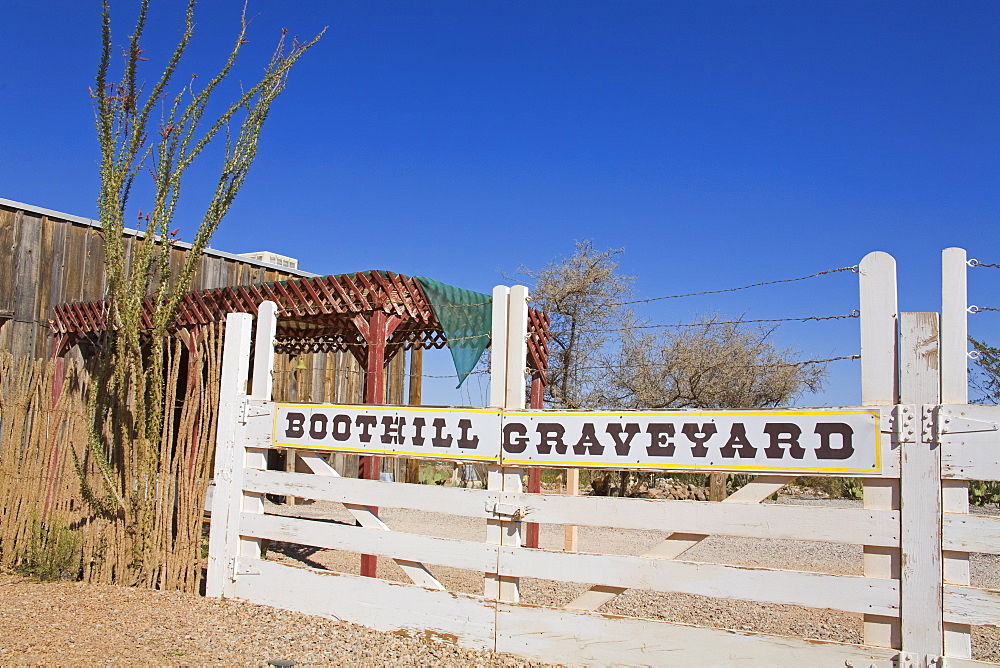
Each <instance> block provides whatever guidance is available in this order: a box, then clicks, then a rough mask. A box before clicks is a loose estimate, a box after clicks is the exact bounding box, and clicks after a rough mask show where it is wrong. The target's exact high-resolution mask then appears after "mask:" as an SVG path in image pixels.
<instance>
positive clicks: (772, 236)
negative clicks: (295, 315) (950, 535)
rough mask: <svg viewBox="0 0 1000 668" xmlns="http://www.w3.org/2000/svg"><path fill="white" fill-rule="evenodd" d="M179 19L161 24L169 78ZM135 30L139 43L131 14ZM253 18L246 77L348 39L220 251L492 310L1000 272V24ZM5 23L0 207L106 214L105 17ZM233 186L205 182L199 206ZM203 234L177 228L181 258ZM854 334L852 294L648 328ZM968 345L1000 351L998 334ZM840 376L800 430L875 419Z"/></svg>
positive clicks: (308, 13) (162, 8)
mask: <svg viewBox="0 0 1000 668" xmlns="http://www.w3.org/2000/svg"><path fill="white" fill-rule="evenodd" d="M182 4H183V3H181V2H177V1H176V0H171V1H170V2H162V3H159V4H158V5H157V8H156V9H155V11H154V13H153V19H152V20H153V25H152V26H151V29H150V39H149V41H148V44H147V53H146V55H148V56H149V57H150V58H151V63H150V65H152V66H153V67H152V68H151V70H150V71H149V73H148V76H149V77H150V78H152V77H153V76H154V74H155V73H156V72H158V70H157V69H155V67H156V66H157V65H158V64H159V63H160V62H161V61H162V59H163V58H164V57H165V55H166V49H167V48H168V44H169V42H170V39H171V38H172V37H173V36H175V35H176V33H177V28H178V26H179V23H180V18H181V8H182ZM113 5H114V12H115V20H116V25H115V28H116V31H117V34H118V36H119V38H120V39H124V37H125V35H126V32H127V29H128V27H129V24H130V23H131V21H132V16H131V13H132V11H133V9H134V5H135V3H134V2H114V3H113ZM239 7H240V3H239V2H223V1H214V2H205V3H203V6H201V7H199V9H198V23H199V32H198V34H197V35H196V42H197V47H196V48H195V49H194V50H193V51H192V52H191V55H190V57H189V58H188V60H187V61H185V62H184V63H183V64H182V66H181V72H182V73H185V74H186V73H189V72H195V73H199V74H201V75H202V76H206V75H208V74H209V73H211V72H212V70H213V68H214V67H215V66H216V65H217V63H219V61H220V59H221V58H222V56H223V54H224V51H225V47H226V46H227V45H228V42H229V41H230V39H231V36H232V35H233V34H234V32H233V31H234V29H235V24H236V21H237V19H238V12H239ZM250 12H251V14H254V15H255V16H256V18H255V22H254V25H253V28H252V33H251V44H250V45H249V48H248V53H247V54H246V55H247V58H246V59H245V60H244V62H243V66H242V69H241V72H242V76H244V77H246V78H249V77H251V76H253V74H254V73H255V72H257V71H259V68H260V67H261V65H262V64H263V61H264V59H265V58H266V56H267V54H268V52H269V49H270V48H271V46H272V45H273V43H274V40H275V39H276V38H277V35H278V33H279V31H280V29H281V28H288V29H289V31H290V32H291V33H292V34H298V35H302V36H306V35H309V34H311V33H313V32H316V31H318V30H319V29H321V28H322V27H323V26H327V25H329V26H330V29H329V31H328V32H327V35H326V37H325V38H324V39H323V41H322V42H321V43H320V44H319V45H318V46H317V47H315V49H314V50H313V51H312V52H311V53H309V54H307V56H306V57H305V58H304V59H303V60H302V62H301V63H300V65H299V66H298V67H297V68H296V70H295V71H294V72H293V73H292V76H291V81H290V84H289V88H288V90H287V91H286V93H285V94H284V95H283V96H282V98H281V99H279V100H278V102H277V103H276V106H275V109H274V111H273V113H272V115H271V117H270V118H269V121H268V127H266V128H265V132H264V138H263V141H262V143H261V150H260V155H259V158H258V160H257V164H256V166H255V170H254V171H253V173H252V174H251V176H250V178H249V180H248V182H247V185H246V187H245V189H244V191H243V193H242V194H241V196H240V198H239V200H238V201H237V203H236V205H235V206H234V208H233V209H232V212H231V214H230V216H229V217H228V218H227V220H226V221H225V222H224V223H223V228H222V229H221V230H220V231H219V233H218V235H217V236H216V238H215V240H214V241H213V243H212V245H213V247H216V248H220V249H223V250H227V251H232V252H247V251H256V250H261V249H269V250H273V251H276V252H278V253H283V254H286V255H291V256H294V257H297V258H299V260H300V263H301V264H300V266H301V267H302V268H304V269H307V270H310V271H315V272H317V273H340V272H346V271H355V270H362V269H372V268H381V269H390V270H394V271H398V272H401V273H406V274H411V275H428V276H432V277H435V278H437V279H439V280H442V281H445V282H447V283H451V284H454V285H458V286H462V287H466V288H470V289H475V290H480V291H484V292H488V291H489V290H490V288H491V287H492V286H493V285H494V284H496V283H498V282H502V278H501V276H500V275H499V274H498V269H499V268H503V269H505V270H507V271H512V270H514V269H515V268H516V267H517V265H518V264H519V263H524V264H526V265H528V266H535V267H537V266H540V265H541V264H544V262H546V261H547V260H549V259H551V258H553V257H555V256H557V255H561V254H566V253H569V252H570V251H571V249H572V244H573V241H574V239H584V238H589V239H593V240H594V242H595V244H596V245H598V246H601V247H612V246H613V247H624V248H625V250H626V253H625V256H624V258H623V262H622V268H623V270H624V271H625V272H626V273H630V274H634V275H635V276H637V277H638V278H637V281H636V287H637V290H638V292H639V293H640V295H642V296H648V297H652V296H659V295H664V294H676V293H686V292H695V291H699V290H710V289H716V288H725V287H729V286H734V285H743V284H747V283H755V282H758V281H765V280H771V279H780V278H788V277H794V276H800V275H806V274H811V273H814V272H817V271H822V270H825V269H830V268H834V267H840V266H845V265H853V264H856V263H857V262H858V261H859V260H860V259H861V257H862V256H863V255H864V254H865V253H866V252H868V251H871V250H884V251H887V252H889V253H891V254H893V255H894V256H896V258H897V260H898V262H899V269H900V273H899V280H900V307H901V309H902V310H907V311H921V310H935V311H936V310H938V309H939V269H938V267H939V258H940V251H941V249H942V248H945V247H947V246H953V245H957V246H963V247H965V248H967V249H969V252H970V256H972V257H978V258H979V259H981V260H983V261H988V262H1000V244H998V243H997V242H998V240H1000V233H998V229H997V225H996V223H997V220H998V214H1000V197H998V185H1000V184H998V180H1000V151H998V144H1000V130H998V128H1000V126H998V120H1000V119H998V109H1000V106H998V101H1000V100H998V97H1000V96H998V93H1000V85H998V84H1000V82H998V73H1000V67H998V65H1000V4H998V3H996V2H993V1H986V0H981V1H956V2H949V3H942V2H917V1H906V2H888V1H886V2H850V1H848V2H844V1H840V0H838V1H836V2H833V1H830V2H800V1H784V2H781V1H778V0H766V1H764V0H762V1H736V0H732V1H704V2H672V1H659V2H654V1H653V0H643V1H637V0H633V1H629V0H622V1H617V2H587V1H574V2H562V1H559V2H556V1H548V2H546V1H540V2H539V1H532V2H527V1H505V2H499V1H494V2H469V1H467V0H463V1H456V2H440V1H436V0H428V1H427V2H419V3H417V2H412V1H409V0H407V1H401V2H388V1H385V2H381V1H380V2H344V1H338V2H333V1H328V2H299V1H294V2H275V1H273V0H251V2H250ZM3 14H4V27H5V30H4V40H3V42H4V48H3V49H2V50H0V99H2V100H3V104H2V105H0V127H2V131H0V132H2V141H0V197H6V198H9V199H14V200H18V201H23V202H27V203H30V204H35V205H38V206H43V207H47V208H52V209H56V210H59V211H65V212H69V213H74V214H78V215H84V216H93V215H94V214H95V205H94V200H95V194H96V188H97V180H96V176H97V171H96V159H97V146H96V141H95V139H94V133H93V115H92V112H91V108H90V100H89V98H88V94H87V88H88V86H89V85H90V84H91V82H92V80H93V73H94V69H95V66H96V62H97V55H98V28H99V24H98V2H97V1H96V0H92V1H91V0H88V1H77V0H73V1H70V0H62V1H46V0H39V1H37V2H33V3H14V2H8V3H5V6H4V10H3ZM209 167H210V165H206V169H205V171H203V172H196V173H194V174H193V176H192V179H191V183H190V190H189V194H190V195H192V197H194V198H195V199H196V200H197V198H198V196H199V195H201V194H202V193H203V191H204V184H205V183H206V182H207V181H208V179H209V178H210V177H209V175H210V174H211V170H210V169H209ZM200 175H201V176H202V178H199V176H200ZM199 183H201V185H202V187H199ZM196 211H197V206H196V205H195V203H194V202H192V203H191V205H190V206H189V207H187V208H185V209H184V211H183V212H182V217H181V219H180V220H179V225H180V227H181V229H182V231H181V236H182V237H183V238H184V239H186V240H190V238H191V235H192V234H193V230H194V229H195V227H196V223H195V221H194V220H193V219H192V218H190V216H193V215H194V214H195V212H196ZM185 216H188V218H187V219H185ZM971 279H972V284H971V288H970V292H971V301H972V302H973V303H977V304H980V305H989V306H997V307H1000V292H998V290H997V289H996V288H997V287H1000V270H987V269H979V270H976V271H975V272H972V274H971ZM856 306H857V282H856V278H855V277H854V276H853V275H852V274H847V273H843V274H836V275H833V276H829V277H823V278H819V279H813V280H810V281H804V282H801V283H798V284H793V285H791V286H783V287H780V286H779V287H772V288H764V289H757V290H748V291H745V292H742V293H735V294H734V295H730V296H726V297H721V296H716V297H706V298H691V299H685V300H670V301H668V302H661V303H659V304H657V305H655V306H650V307H648V308H646V309H644V310H643V314H644V315H646V316H647V317H649V318H651V319H652V320H654V321H658V322H664V321H667V322H676V321H679V320H680V321H685V320H690V319H692V318H694V317H695V316H697V314H699V313H702V312H706V311H721V312H724V313H726V314H730V315H739V314H745V315H746V317H749V318H772V317H773V318H779V317H795V316H806V315H826V314H838V313H845V312H849V311H850V310H851V309H853V308H855V307H856ZM972 326H973V333H974V334H978V335H980V336H992V337H993V339H994V340H995V341H996V340H1000V335H998V334H1000V314H982V315H979V316H977V317H976V318H974V319H973V323H972ZM779 341H780V342H781V343H782V344H785V345H794V346H797V347H798V348H800V349H802V350H803V351H804V352H805V353H806V354H807V355H809V356H811V357H831V356H837V355H846V354H852V353H856V352H857V351H858V349H859V343H858V334H857V321H854V320H852V321H846V322H833V323H810V324H801V325H790V326H786V327H783V328H782V329H781V330H780V334H779ZM440 368H441V369H443V371H444V372H447V368H446V367H443V366H442V367H440ZM830 368H831V373H832V377H831V383H830V388H829V390H828V391H827V392H826V393H825V394H823V395H821V396H818V397H807V398H806V399H804V400H803V402H802V403H806V404H853V403H855V402H857V401H858V396H859V392H858V388H857V369H858V363H857V362H852V361H847V362H836V363H834V364H832V365H831V367H830ZM478 392H479V390H474V393H473V396H471V397H469V399H470V400H471V401H473V403H475V402H477V398H476V396H475V394H476V393H478Z"/></svg>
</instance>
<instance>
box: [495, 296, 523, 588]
mask: <svg viewBox="0 0 1000 668" xmlns="http://www.w3.org/2000/svg"><path fill="white" fill-rule="evenodd" d="M493 336H494V338H493V346H492V348H493V353H492V355H493V357H492V358H491V359H492V366H491V378H490V405H492V406H494V407H497V408H510V409H523V408H524V406H525V402H524V392H525V384H524V377H525V371H526V370H527V366H528V289H527V288H526V287H524V286H523V285H515V286H514V287H512V288H506V287H504V286H497V287H496V288H494V290H493ZM501 348H502V350H503V352H502V353H499V350H500V349H501ZM498 353H499V354H498ZM501 378H502V379H503V380H502V382H501ZM486 486H487V489H489V490H491V491H497V492H514V493H520V492H521V491H522V490H521V469H520V468H516V467H504V468H500V467H497V466H491V467H490V468H489V475H488V477H487V485H486ZM486 532H487V542H489V543H490V544H493V545H502V546H514V547H521V523H520V522H518V521H516V518H514V517H507V518H500V517H495V518H492V519H489V520H487V528H486ZM498 570H499V568H498ZM485 595H486V596H487V597H490V598H493V599H495V600H497V601H503V602H505V603H517V602H518V600H519V599H520V590H519V579H518V578H516V577H507V576H504V577H500V576H498V575H496V574H495V573H487V574H486V580H485Z"/></svg>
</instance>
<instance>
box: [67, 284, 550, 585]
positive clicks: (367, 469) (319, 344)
mask: <svg viewBox="0 0 1000 668" xmlns="http://www.w3.org/2000/svg"><path fill="white" fill-rule="evenodd" d="M265 300H270V301H273V302H275V303H276V304H277V305H278V329H277V335H276V345H277V346H278V349H279V350H281V351H283V352H329V351H335V350H343V351H347V352H350V353H351V354H352V355H353V356H354V357H355V358H356V359H357V360H358V363H359V364H360V365H361V367H362V369H364V371H365V373H364V402H365V403H367V404H382V403H385V373H384V371H385V367H386V365H387V364H388V363H389V361H390V360H392V358H393V357H394V356H395V355H396V354H397V353H399V352H400V351H401V350H408V349H411V348H424V349H427V348H444V347H445V346H447V345H448V338H447V336H446V335H445V333H444V331H443V330H442V328H441V324H440V323H439V322H438V320H437V318H436V317H435V315H434V310H433V308H432V307H431V303H430V301H429V300H428V298H427V295H426V294H424V291H423V289H422V288H421V286H420V282H419V281H418V280H416V279H415V278H413V277H409V276H404V275H402V274H395V273H393V272H389V271H365V272H358V273H355V274H339V275H330V276H316V277H313V278H296V279H289V280H286V281H280V282H274V283H265V284H262V285H236V286H231V287H226V288H215V289H211V290H201V291H197V292H188V293H186V294H184V296H183V297H182V299H181V303H180V308H179V310H178V313H177V317H176V318H175V320H174V328H175V329H176V330H178V331H183V330H187V331H188V332H191V331H197V329H198V328H200V327H202V326H204V325H208V324H211V323H216V322H222V321H225V318H226V315H227V314H229V313H250V314H252V315H254V316H256V315H257V306H258V305H259V304H260V303H261V302H263V301H265ZM152 312H153V309H152V299H151V298H150V299H147V301H146V305H145V308H144V312H143V316H142V318H143V326H144V327H145V328H147V329H152ZM107 314H108V304H107V301H106V300H101V301H93V302H73V303H63V304H58V305H56V306H55V307H54V308H53V313H52V319H51V320H50V321H49V325H50V327H51V329H52V332H53V334H54V335H55V338H54V341H53V355H54V356H58V357H61V356H63V355H64V354H65V353H66V352H67V351H68V350H70V349H71V348H72V347H73V346H74V345H76V344H77V343H79V342H80V341H82V340H85V339H99V338H100V337H101V336H102V335H103V333H104V332H105V330H106V329H107ZM528 321H529V326H528V334H529V336H528V367H529V369H530V370H531V373H532V379H531V402H530V405H531V407H532V408H541V407H542V396H543V392H544V386H545V384H546V369H547V368H548V366H547V360H548V346H547V343H548V338H549V337H548V327H549V317H548V315H547V314H545V313H544V312H541V311H537V310H534V309H529V311H528ZM380 468H381V458H380V457H373V456H369V457H362V458H361V466H360V470H359V476H360V477H364V478H368V479H378V477H379V471H380ZM539 486H540V477H539V474H538V470H537V469H534V470H532V471H531V473H530V479H529V490H530V491H539V489H538V488H539ZM528 544H529V545H530V546H534V547H537V544H538V526H537V525H534V526H531V525H529V529H528ZM374 560H375V557H368V556H367V555H366V558H364V559H363V560H362V573H363V574H365V575H374V573H375V561H374Z"/></svg>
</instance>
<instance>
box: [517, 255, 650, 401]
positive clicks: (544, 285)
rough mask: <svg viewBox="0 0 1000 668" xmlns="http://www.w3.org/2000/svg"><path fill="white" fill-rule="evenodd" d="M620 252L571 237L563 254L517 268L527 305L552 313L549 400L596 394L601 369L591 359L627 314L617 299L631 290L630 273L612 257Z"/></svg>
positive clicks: (587, 398) (623, 298)
mask: <svg viewBox="0 0 1000 668" xmlns="http://www.w3.org/2000/svg"><path fill="white" fill-rule="evenodd" d="M623 252H624V249H621V248H609V249H607V250H597V249H595V248H594V245H593V243H592V242H591V241H589V240H585V241H577V242H576V248H575V249H574V251H573V254H572V255H570V256H569V257H565V258H557V259H556V260H553V261H551V262H549V263H548V264H547V265H545V267H544V268H542V269H540V270H537V271H536V270H532V269H528V268H526V267H524V266H521V267H520V268H519V269H518V273H519V274H521V275H522V276H525V277H526V278H528V279H529V282H531V283H533V285H532V290H531V296H532V301H533V306H534V307H535V308H538V309H540V310H542V311H546V312H547V313H548V314H549V316H550V317H551V319H552V322H551V325H550V329H551V336H552V338H551V340H550V343H549V346H550V351H549V385H548V397H547V398H548V400H549V401H550V402H551V404H552V405H554V406H558V407H563V408H588V407H592V406H594V405H595V403H596V401H597V400H598V397H599V391H598V390H599V385H600V381H601V378H602V376H603V374H602V373H601V372H600V370H599V369H598V367H597V364H598V362H599V360H600V359H601V355H602V354H603V353H604V351H605V349H606V348H607V347H608V346H609V344H611V343H613V340H614V339H613V336H612V334H611V332H610V330H614V329H617V328H619V327H620V323H621V322H622V320H623V319H624V318H626V317H628V313H627V311H626V310H625V309H624V307H623V306H621V305H620V304H621V302H623V301H626V300H628V299H629V298H630V297H631V295H632V282H633V280H634V277H632V276H623V275H622V274H619V273H618V262H617V260H616V258H617V257H618V256H619V255H621V254H622V253H623Z"/></svg>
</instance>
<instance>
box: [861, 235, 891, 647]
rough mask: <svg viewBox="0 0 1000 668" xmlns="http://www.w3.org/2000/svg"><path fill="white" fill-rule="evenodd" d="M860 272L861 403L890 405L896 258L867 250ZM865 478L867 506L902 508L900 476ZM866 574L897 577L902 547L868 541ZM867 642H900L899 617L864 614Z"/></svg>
mask: <svg viewBox="0 0 1000 668" xmlns="http://www.w3.org/2000/svg"><path fill="white" fill-rule="evenodd" d="M859 274H860V276H859V289H860V293H861V295H860V297H861V301H860V303H861V404H862V405H863V406H892V405H894V404H897V403H898V402H899V380H898V322H897V306H896V260H895V259H894V258H893V257H892V256H891V255H889V254H888V253H883V252H881V251H876V252H874V253H869V254H868V255H866V256H865V257H864V259H862V260H861V265H860V267H859ZM893 438H895V436H893ZM862 484H863V489H864V506H865V508H871V509H872V510H899V480H897V479H888V478H881V479H868V478H866V479H865V480H864V481H863V483H862ZM864 575H865V577H870V578H885V579H898V578H899V575H900V564H899V550H898V549H896V548H891V547H881V546H877V545H865V546H864ZM864 642H865V644H866V645H877V646H881V647H895V648H899V647H900V643H901V634H900V626H899V620H898V619H896V618H894V617H885V616H880V615H865V617H864Z"/></svg>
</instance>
